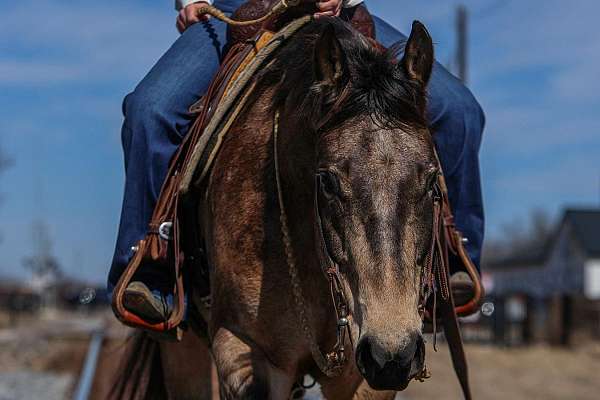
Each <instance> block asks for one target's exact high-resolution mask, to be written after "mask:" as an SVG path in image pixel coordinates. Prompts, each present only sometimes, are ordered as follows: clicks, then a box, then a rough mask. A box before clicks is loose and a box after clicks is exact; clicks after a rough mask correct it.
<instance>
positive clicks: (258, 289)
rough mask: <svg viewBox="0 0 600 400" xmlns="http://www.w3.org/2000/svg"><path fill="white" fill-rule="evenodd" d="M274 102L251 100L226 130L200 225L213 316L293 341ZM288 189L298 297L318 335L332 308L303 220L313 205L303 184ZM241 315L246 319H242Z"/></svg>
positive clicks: (266, 96)
mask: <svg viewBox="0 0 600 400" xmlns="http://www.w3.org/2000/svg"><path fill="white" fill-rule="evenodd" d="M272 98H273V92H272V90H266V91H264V92H263V93H257V94H256V96H255V99H256V100H255V101H250V102H249V105H248V107H247V108H246V109H245V110H244V112H243V113H242V114H241V115H240V116H239V117H238V119H237V121H236V122H235V123H234V124H233V126H232V128H231V130H230V132H229V133H228V137H227V139H226V141H225V142H224V143H223V146H222V148H221V151H220V153H219V155H218V157H217V159H216V160H215V164H214V166H213V170H212V172H211V177H210V184H209V188H208V196H207V204H206V210H208V212H207V219H206V223H207V238H208V243H209V246H208V253H209V258H210V262H211V264H212V265H213V267H214V271H215V272H214V274H213V280H212V281H213V282H212V283H213V285H212V286H213V314H219V313H220V314H222V315H220V316H219V318H223V319H227V320H235V322H231V323H233V324H242V325H244V326H239V327H236V328H239V329H243V331H244V332H249V333H250V334H251V335H252V334H253V333H252V331H253V330H255V329H256V331H257V332H258V331H259V330H260V327H258V325H259V324H269V325H270V326H280V327H281V331H282V332H281V335H288V336H290V335H291V336H292V337H293V336H298V335H297V330H298V328H299V327H298V325H297V324H298V321H290V320H289V315H290V311H291V310H289V307H290V306H292V307H294V301H293V299H292V298H291V293H292V287H291V285H290V279H289V275H288V264H287V262H286V257H285V253H284V250H283V242H282V237H281V235H282V233H281V225H280V222H279V218H280V213H279V210H280V208H279V204H278V201H277V189H276V183H275V171H274V160H273V141H272V138H273V113H272V111H271V107H270V105H271V104H270V102H271V99H272ZM282 127H283V128H285V127H286V125H285V123H284V124H282ZM297 129H298V127H296V129H295V130H296V131H297ZM293 133H294V132H292V129H291V128H290V129H287V130H286V129H282V130H281V131H280V132H279V134H280V135H281V139H282V141H283V142H284V143H285V142H286V139H287V137H286V135H292V134H293ZM284 149H285V147H284ZM290 149H293V147H290ZM297 156H298V154H286V153H283V154H281V155H280V157H281V159H286V160H287V161H288V163H289V162H290V160H298V157H297ZM301 158H302V157H300V159H301ZM288 167H294V166H290V165H288ZM296 167H298V168H300V167H301V166H299V165H296ZM292 169H293V168H292ZM296 172H298V170H296ZM307 184H308V185H310V184H311V183H307ZM286 188H289V186H288V185H284V191H285V194H286V195H285V196H284V198H285V206H286V211H287V213H288V216H289V223H290V231H291V233H292V243H293V248H294V255H295V258H296V263H297V265H298V269H299V271H300V280H301V282H302V290H303V293H304V295H305V297H306V298H307V299H310V302H307V304H306V307H308V308H310V310H309V313H310V315H311V318H312V320H311V322H312V323H313V324H314V325H315V330H317V331H318V332H320V329H319V327H320V326H321V325H322V324H323V323H327V322H328V321H329V317H330V315H329V311H330V310H329V304H328V301H329V300H328V292H327V284H326V281H325V279H324V278H323V274H322V273H321V272H320V270H319V267H318V265H317V264H316V262H315V261H316V260H315V253H314V248H315V247H314V238H313V231H312V226H311V225H310V221H309V220H307V215H310V213H312V207H313V205H312V197H311V196H310V192H311V191H312V188H311V187H307V188H306V193H300V192H298V191H292V190H287V189H286ZM231 286H234V287H231ZM232 296H236V298H231V297H232ZM227 315H229V316H231V318H229V317H227ZM240 315H243V318H244V319H243V320H241V321H240V319H239V317H240ZM213 322H214V321H213ZM219 323H229V322H225V321H219ZM318 332H317V336H319V335H318ZM254 339H255V340H259V339H257V338H254ZM302 345H304V341H303V340H302Z"/></svg>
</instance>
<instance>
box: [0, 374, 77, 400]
mask: <svg viewBox="0 0 600 400" xmlns="http://www.w3.org/2000/svg"><path fill="white" fill-rule="evenodd" d="M73 383H74V377H73V374H67V373H63V374H53V373H48V372H35V371H18V372H7V373H0V400H29V399H45V400H63V399H66V398H68V395H69V393H70V390H71V387H72V386H73Z"/></svg>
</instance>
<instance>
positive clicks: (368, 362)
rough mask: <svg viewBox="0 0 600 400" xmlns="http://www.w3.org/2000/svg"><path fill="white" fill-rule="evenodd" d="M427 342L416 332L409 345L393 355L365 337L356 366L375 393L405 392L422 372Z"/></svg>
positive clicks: (359, 344)
mask: <svg viewBox="0 0 600 400" xmlns="http://www.w3.org/2000/svg"><path fill="white" fill-rule="evenodd" d="M424 362H425V343H424V342H423V338H422V337H421V335H420V334H418V333H415V334H413V335H412V337H411V339H410V340H409V341H408V343H407V345H406V346H405V347H404V348H402V349H400V351H398V352H396V353H394V354H391V353H389V352H388V351H387V350H386V349H383V348H382V347H381V345H380V344H379V342H378V341H377V340H375V339H374V338H371V337H369V336H366V337H364V338H362V339H360V341H359V342H358V346H357V347H356V365H357V366H358V370H359V371H360V373H361V374H362V376H363V377H364V378H365V379H366V380H367V383H368V384H369V386H371V387H372V388H373V389H375V390H404V389H406V387H407V386H408V384H409V382H410V381H411V379H412V378H414V377H415V376H417V375H418V374H419V373H420V372H421V371H422V370H423V365H424Z"/></svg>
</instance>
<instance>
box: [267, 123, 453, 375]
mask: <svg viewBox="0 0 600 400" xmlns="http://www.w3.org/2000/svg"><path fill="white" fill-rule="evenodd" d="M278 133H279V111H276V112H275V117H274V119H273V156H274V163H275V180H276V185H277V198H278V202H279V211H280V215H279V221H280V224H281V234H282V240H283V246H284V252H285V256H286V262H287V266H288V272H289V276H290V281H291V285H292V294H293V296H294V300H295V304H296V309H297V310H296V311H297V312H298V315H299V318H300V323H301V325H302V330H303V331H304V334H305V336H306V339H307V341H308V345H309V348H310V351H311V354H312V357H313V359H314V360H315V363H316V364H317V366H318V367H319V369H320V370H321V371H322V372H323V373H324V374H325V375H326V376H328V377H336V376H339V375H340V374H341V372H342V370H343V366H344V364H345V362H346V355H345V345H344V344H345V341H346V336H348V339H349V340H350V343H351V344H352V341H353V340H352V332H351V330H350V323H349V317H350V316H349V314H348V301H347V299H346V295H345V294H344V291H343V289H342V280H341V276H340V269H339V265H338V264H337V262H335V261H334V260H333V258H332V257H331V255H330V254H329V250H328V249H327V245H326V244H325V238H324V233H323V226H322V222H321V216H320V213H319V204H318V188H319V186H320V184H321V176H320V174H316V178H315V196H314V207H315V219H316V224H315V235H316V237H317V240H318V242H319V246H318V247H319V251H317V257H318V259H319V264H320V266H321V269H322V271H323V273H324V274H325V276H326V278H327V280H328V283H329V292H330V296H331V300H332V303H333V306H334V310H335V315H336V326H337V332H336V337H337V340H336V343H335V345H334V346H333V348H332V350H331V351H329V352H327V353H325V354H323V352H322V351H321V349H320V348H319V345H318V344H317V342H316V339H315V337H314V334H313V332H312V330H311V326H310V324H309V321H308V316H307V312H306V304H305V301H304V295H303V293H302V286H301V283H300V279H299V277H298V267H297V265H296V258H295V256H294V252H293V248H292V243H291V237H290V230H289V224H288V218H287V213H286V211H285V205H284V201H283V189H282V185H281V176H280V168H279V156H278ZM433 190H434V198H433V228H432V240H431V247H430V251H429V253H428V255H427V258H426V262H425V265H424V266H423V269H422V274H421V288H420V293H419V294H420V296H419V297H420V300H419V314H420V316H421V318H422V319H423V320H424V319H425V318H426V316H427V315H428V311H427V302H428V300H429V298H430V297H431V295H432V294H433V295H434V296H433V298H434V308H433V321H434V334H435V317H436V316H435V298H436V296H435V293H436V292H437V291H438V289H437V288H438V286H439V291H440V292H441V295H442V296H443V298H444V299H447V298H448V296H449V287H448V280H447V275H446V274H445V273H444V272H443V270H442V268H443V265H447V264H445V263H444V260H447V258H448V257H447V253H446V254H444V252H443V249H444V246H442V243H441V239H440V235H441V234H443V231H444V229H443V224H442V218H441V214H442V196H443V191H442V190H441V189H440V186H439V183H438V182H436V183H435V184H434V189H433ZM438 282H439V285H438V284H437V283H438ZM434 340H435V339H434ZM429 376H430V374H429V372H428V371H427V368H426V367H425V366H424V367H423V370H422V371H421V372H420V373H419V374H417V376H415V377H414V379H416V380H419V381H423V380H424V379H427V378H429Z"/></svg>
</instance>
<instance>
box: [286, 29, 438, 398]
mask: <svg viewBox="0 0 600 400" xmlns="http://www.w3.org/2000/svg"><path fill="white" fill-rule="evenodd" d="M316 25H317V28H314V25H313V29H314V31H313V32H312V34H311V35H306V37H307V39H306V43H304V44H302V46H305V47H306V46H310V43H312V46H313V47H312V52H311V51H302V49H299V48H296V49H295V50H296V53H294V48H293V47H294V46H291V47H292V48H291V49H287V50H288V51H289V54H287V55H286V54H284V55H283V56H282V58H283V59H285V60H286V61H285V63H286V66H285V67H282V68H286V70H285V72H282V74H281V75H282V76H284V77H283V78H282V80H281V83H280V90H279V100H278V101H276V104H278V107H279V108H280V110H281V120H282V125H284V127H283V129H286V130H288V131H292V132H293V133H291V134H289V135H287V136H288V137H287V138H286V139H283V141H282V142H283V143H282V147H287V149H288V152H287V153H286V154H288V155H290V156H289V158H288V159H286V160H283V161H282V163H283V164H284V166H283V167H282V168H283V169H284V170H286V171H287V172H285V174H286V177H287V182H288V183H287V185H286V191H287V192H288V193H292V194H291V195H288V198H289V197H291V196H293V197H294V198H295V199H297V200H302V199H304V200H306V203H307V204H311V207H313V210H312V212H311V213H310V214H312V217H310V218H307V217H306V216H305V219H306V220H307V221H310V224H312V225H313V226H314V227H317V228H316V229H314V237H315V243H317V245H316V252H318V253H320V254H319V256H320V257H319V258H320V259H321V260H322V259H327V260H329V261H331V262H332V263H334V264H335V265H337V268H338V269H339V277H340V284H341V289H342V292H343V294H344V296H345V298H346V300H347V304H348V311H349V314H350V316H351V317H350V323H351V329H352V332H353V337H354V341H353V343H354V354H355V362H356V366H357V367H358V370H359V371H360V373H361V374H362V375H363V376H364V377H365V379H366V380H367V382H368V383H369V385H370V386H371V387H372V388H374V389H380V390H402V389H404V388H405V387H406V386H407V385H408V383H409V381H410V380H411V379H412V378H413V377H415V376H417V375H418V374H419V373H420V372H421V370H422V368H423V362H424V352H425V350H424V342H423V339H422V333H421V328H422V319H421V315H420V313H419V305H420V289H421V276H422V270H423V268H424V265H425V262H426V258H427V255H428V253H429V249H430V245H431V240H432V237H431V236H432V223H433V220H432V219H433V201H434V200H433V196H434V194H433V188H434V183H435V181H436V176H437V173H438V170H437V164H436V161H435V154H434V145H433V140H432V136H431V133H430V132H429V130H428V125H427V122H426V115H425V105H426V87H427V83H428V81H429V78H430V75H431V71H432V66H433V60H434V58H433V45H432V41H431V38H430V36H429V34H428V32H427V30H426V29H425V27H424V26H423V25H422V24H421V23H419V22H415V23H414V24H413V28H412V32H411V35H410V37H409V39H408V41H407V42H406V45H405V48H404V54H403V57H402V58H401V59H400V60H398V58H397V53H398V49H390V50H384V49H381V48H378V47H377V46H376V45H374V44H373V43H372V42H370V41H368V40H367V39H365V38H364V37H362V36H361V35H359V34H357V33H356V32H354V31H352V30H350V29H349V28H348V27H347V26H346V25H345V24H343V23H341V22H339V21H335V20H326V21H321V22H319V23H317V24H316ZM311 38H312V41H311V40H310V39H311ZM288 47H289V46H288ZM304 50H306V49H304ZM298 54H312V59H302V60H301V59H299V57H298ZM307 63H308V64H310V65H311V67H310V68H307V65H306V64H307ZM307 70H312V74H310V73H309V74H307V73H306V71H307ZM302 71H304V72H303V73H302ZM298 137H301V138H304V139H305V138H306V137H310V138H311V140H296V139H295V138H298ZM291 155H293V156H291ZM299 165H302V166H305V167H304V168H299V167H298V166H299ZM302 187H303V188H306V187H312V188H314V189H313V191H312V192H311V194H310V197H309V196H308V195H306V194H305V195H303V194H302V193H304V192H305V191H304V192H303V191H302V189H301V188H302ZM303 196H305V197H303ZM310 214H309V215H310ZM319 242H321V243H322V244H323V245H322V246H319V245H318V243H319Z"/></svg>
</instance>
